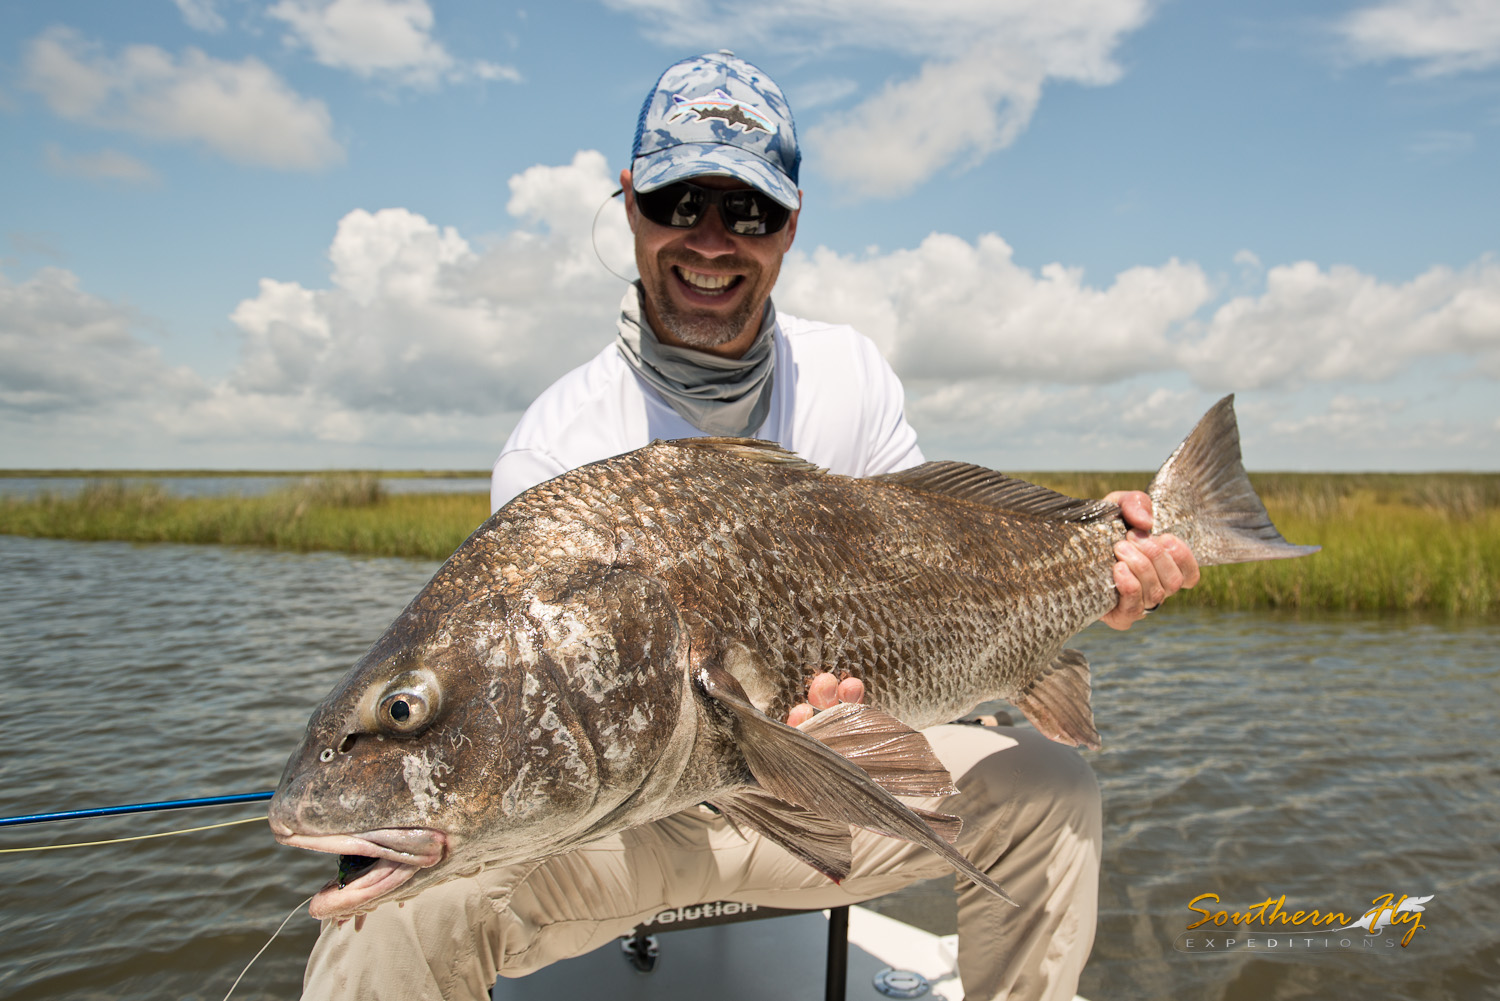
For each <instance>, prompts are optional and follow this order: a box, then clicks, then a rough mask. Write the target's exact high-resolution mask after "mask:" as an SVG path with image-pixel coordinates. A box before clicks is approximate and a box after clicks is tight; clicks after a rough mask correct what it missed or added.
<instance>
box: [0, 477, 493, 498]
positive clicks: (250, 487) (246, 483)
mask: <svg viewBox="0 0 1500 1001" xmlns="http://www.w3.org/2000/svg"><path fill="white" fill-rule="evenodd" d="M320 475H324V474H309V476H311V477H313V478H316V477H317V476H320ZM328 475H333V476H337V475H338V474H337V473H334V474H328ZM309 476H303V475H291V476H161V477H153V476H107V477H98V476H0V499H4V498H15V499H27V498H31V497H36V496H37V495H38V494H53V495H54V496H59V497H71V496H73V495H74V494H77V493H79V492H80V491H82V490H83V488H84V487H86V486H88V485H89V484H90V483H98V482H100V481H101V479H102V480H109V481H115V480H118V481H119V482H121V483H123V484H125V486H126V487H127V488H131V489H139V488H140V487H144V486H147V485H155V486H159V487H161V489H163V490H165V491H166V492H167V493H168V494H170V495H171V496H173V497H228V496H232V495H235V494H238V495H239V496H241V497H263V496H265V495H266V494H269V493H274V492H276V491H277V490H286V489H288V488H289V487H295V486H297V485H298V484H299V483H302V482H303V481H304V480H306V479H308V478H309ZM380 486H381V489H383V490H384V491H385V492H386V493H387V494H488V493H489V492H490V481H489V479H488V478H485V477H474V476H392V477H381V479H380Z"/></svg>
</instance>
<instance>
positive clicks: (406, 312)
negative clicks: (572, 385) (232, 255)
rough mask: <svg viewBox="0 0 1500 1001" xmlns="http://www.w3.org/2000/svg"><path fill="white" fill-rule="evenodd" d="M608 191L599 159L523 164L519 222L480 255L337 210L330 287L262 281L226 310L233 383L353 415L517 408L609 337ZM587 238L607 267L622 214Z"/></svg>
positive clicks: (377, 216)
mask: <svg viewBox="0 0 1500 1001" xmlns="http://www.w3.org/2000/svg"><path fill="white" fill-rule="evenodd" d="M613 185H614V179H613V178H612V177H610V175H609V169H608V165H607V163H606V161H605V159H604V156H603V155H602V154H600V153H597V152H592V151H591V152H584V153H579V154H578V155H577V156H576V157H574V159H573V162H572V163H571V164H568V165H566V166H561V167H541V166H538V167H532V168H530V169H529V170H527V171H525V172H524V173H522V174H519V175H517V176H516V177H513V178H512V179H511V182H510V187H511V200H510V203H509V210H510V212H511V213H512V214H513V215H514V216H516V217H517V219H518V220H519V221H520V222H521V224H522V225H521V226H520V227H518V228H517V229H516V230H514V231H512V232H511V233H509V234H507V235H506V236H504V237H503V238H500V239H498V240H496V241H495V242H494V243H493V245H491V246H488V247H485V248H481V249H476V248H475V247H474V246H473V245H471V244H470V243H469V242H468V241H467V240H465V239H464V238H463V237H462V236H460V235H459V234H458V232H457V231H455V230H454V229H452V228H451V227H449V228H443V227H439V226H437V225H434V224H433V223H432V222H430V221H428V220H427V219H425V218H423V217H422V216H420V215H417V214H415V213H413V212H410V211H407V210H406V209H399V208H397V209H382V210H380V211H378V212H373V213H372V212H367V211H365V210H362V209H361V210H356V211H354V212H351V213H349V214H348V215H346V216H345V217H344V219H343V220H342V221H341V222H340V223H339V227H338V232H337V234H336V235H335V236H334V240H333V244H332V246H331V247H330V249H329V258H330V260H331V262H332V264H333V273H332V276H331V285H330V287H329V288H326V289H306V288H303V287H302V286H300V285H296V284H293V283H286V282H278V281H275V280H273V279H269V278H268V279H263V280H262V281H261V288H260V294H259V295H258V296H257V297H256V298H254V299H249V300H246V301H245V302H242V303H241V304H240V305H239V307H238V308H237V309H236V310H235V312H234V314H233V316H232V319H233V321H234V323H235V325H236V326H237V327H239V328H240V330H241V331H242V332H243V333H244V334H245V338H246V347H245V355H244V360H243V362H242V364H241V366H240V368H239V369H238V371H237V372H236V373H235V375H234V377H233V379H232V380H231V381H232V384H233V385H234V386H235V388H237V389H239V390H242V391H245V392H253V393H259V394H268V395H279V396H284V397H304V398H306V399H308V400H311V401H318V402H320V403H323V404H331V405H334V406H337V407H341V408H347V409H350V410H356V411H367V410H368V411H382V412H392V411H394V412H397V413H401V414H409V415H419V414H451V413H463V414H494V413H499V412H502V411H505V410H511V409H516V408H519V407H524V406H525V405H526V404H527V403H529V402H530V401H531V399H532V397H533V396H535V395H536V393H537V392H538V391H540V390H541V389H542V388H543V387H545V385H546V384H547V382H548V381H550V380H551V379H552V378H555V377H556V376H557V375H560V374H561V373H562V372H563V371H565V370H566V368H568V367H571V366H572V365H575V364H579V363H581V362H582V361H584V360H585V359H587V358H588V357H589V356H591V355H592V354H594V353H595V352H596V351H598V350H599V348H600V347H601V346H603V345H604V344H605V343H607V342H608V339H609V337H610V335H611V333H612V330H613V315H614V312H615V306H616V303H617V302H618V301H619V297H620V296H621V295H622V294H623V292H624V288H623V286H622V285H621V284H620V282H619V281H618V280H617V279H615V278H612V277H610V276H609V275H608V274H607V273H606V272H605V271H604V269H603V268H602V267H601V266H600V265H599V263H598V262H597V261H596V260H595V259H594V257H593V250H592V247H591V245H590V242H589V224H590V222H591V220H592V218H593V213H594V211H595V209H596V208H597V207H598V206H599V204H600V203H601V202H603V200H604V199H605V198H606V197H607V196H608V195H609V193H610V191H612V190H613ZM600 231H601V233H600V235H601V238H602V239H601V249H602V250H604V251H605V252H606V254H607V255H609V256H610V258H611V259H613V260H619V259H621V258H622V257H628V254H629V250H628V248H629V246H630V238H629V233H628V230H627V229H626V227H625V222H624V215H623V213H621V212H620V211H619V210H618V209H616V210H615V211H613V212H611V213H609V214H608V215H607V217H606V218H605V219H602V220H601V222H600Z"/></svg>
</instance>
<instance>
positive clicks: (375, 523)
mask: <svg viewBox="0 0 1500 1001" xmlns="http://www.w3.org/2000/svg"><path fill="white" fill-rule="evenodd" d="M382 475H383V474H382ZM488 514H489V497H488V496H486V495H485V494H477V493H476V494H395V495H387V494H386V493H385V492H384V491H383V490H382V489H381V487H380V480H379V479H378V478H377V477H375V476H374V475H363V476H325V477H317V478H312V479H308V480H304V481H302V482H300V483H297V484H295V485H294V486H291V487H289V488H288V489H286V490H283V491H279V492H276V493H272V494H267V495H265V496H263V497H239V496H229V497H173V496H171V495H170V494H169V493H168V492H167V491H166V490H164V489H163V488H162V487H161V486H160V485H157V484H150V483H148V484H146V485H144V486H126V485H124V484H123V483H121V482H120V481H119V480H100V481H96V482H93V483H91V484H89V485H88V486H87V487H85V488H84V489H83V490H82V491H81V492H80V493H78V494H77V495H75V496H72V497H59V496H55V495H48V494H42V495H40V496H38V497H36V498H34V499H28V500H4V501H0V533H4V534H8V535H30V536H36V537H41V538H52V539H89V540H99V539H117V540H123V541H126V542H188V543H219V544H226V545H242V546H264V547H268V548H272V549H293V550H298V551H301V552H306V551H309V550H314V549H331V550H337V551H340V552H346V553H365V554H369V555H378V556H412V557H422V558H427V559H442V558H444V557H446V556H447V555H448V554H449V553H451V552H452V551H453V550H454V549H456V548H457V547H458V544H459V543H460V542H462V541H463V540H464V539H466V538H468V536H469V533H470V532H472V531H473V530H474V529H475V528H477V527H478V526H479V523H480V522H482V521H484V519H485V517H486V516H487V515H488Z"/></svg>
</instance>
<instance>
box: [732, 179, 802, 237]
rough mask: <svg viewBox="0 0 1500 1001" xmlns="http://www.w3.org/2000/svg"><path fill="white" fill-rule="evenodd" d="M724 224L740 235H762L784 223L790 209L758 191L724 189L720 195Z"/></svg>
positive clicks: (779, 227) (777, 228)
mask: <svg viewBox="0 0 1500 1001" xmlns="http://www.w3.org/2000/svg"><path fill="white" fill-rule="evenodd" d="M719 205H720V207H721V208H722V209H723V212H724V225H725V227H726V228H728V229H729V231H730V232H731V233H736V234H738V235H740V236H764V235H766V234H767V233H774V232H776V231H777V230H779V229H781V227H783V226H785V225H786V221H787V218H788V217H789V216H790V215H791V210H789V209H787V208H786V207H785V206H783V205H780V204H777V202H776V201H775V200H774V199H772V198H771V197H770V196H769V195H764V194H762V193H761V192H759V191H754V190H748V191H726V192H724V193H723V194H722V195H721V196H720V202H719Z"/></svg>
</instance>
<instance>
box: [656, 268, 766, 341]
mask: <svg viewBox="0 0 1500 1001" xmlns="http://www.w3.org/2000/svg"><path fill="white" fill-rule="evenodd" d="M685 263H686V262H685ZM724 263H729V262H724ZM661 265H662V267H661V270H660V271H659V272H658V273H657V275H656V282H655V284H656V286H657V287H656V288H654V289H647V290H646V292H647V294H648V295H649V296H650V297H651V299H652V305H654V306H655V307H656V318H657V320H658V321H659V322H660V323H661V325H662V326H663V327H665V328H666V329H665V330H663V331H660V332H661V333H665V334H667V335H669V336H671V337H673V338H675V339H677V340H678V341H680V342H682V343H683V344H686V345H688V346H689V347H694V348H716V347H718V346H719V345H720V344H727V343H728V342H730V341H732V340H734V339H735V338H736V337H738V336H739V335H740V334H741V332H743V331H744V329H745V328H746V327H747V326H748V325H749V324H750V319H751V317H752V316H754V317H755V318H756V319H757V320H758V319H759V318H760V314H761V311H762V310H764V308H765V298H764V297H763V296H753V295H749V296H745V297H743V299H742V300H741V302H740V305H739V307H738V308H737V309H735V310H734V311H733V312H732V313H728V314H721V313H698V312H689V311H685V310H683V309H681V308H679V306H678V303H677V302H676V301H675V300H674V299H673V298H672V296H671V295H670V294H669V293H668V291H667V288H666V283H667V282H670V281H678V280H679V279H678V278H677V276H676V275H674V274H672V268H673V262H671V261H662V262H661ZM688 266H689V267H691V266H692V265H691V264H689V265H688ZM730 270H738V271H740V273H741V274H743V275H744V276H745V277H744V279H743V280H744V282H746V283H748V282H751V281H753V280H755V279H758V278H759V277H760V269H759V268H758V267H756V266H754V265H753V264H752V265H749V266H747V267H744V268H731V269H730Z"/></svg>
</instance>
